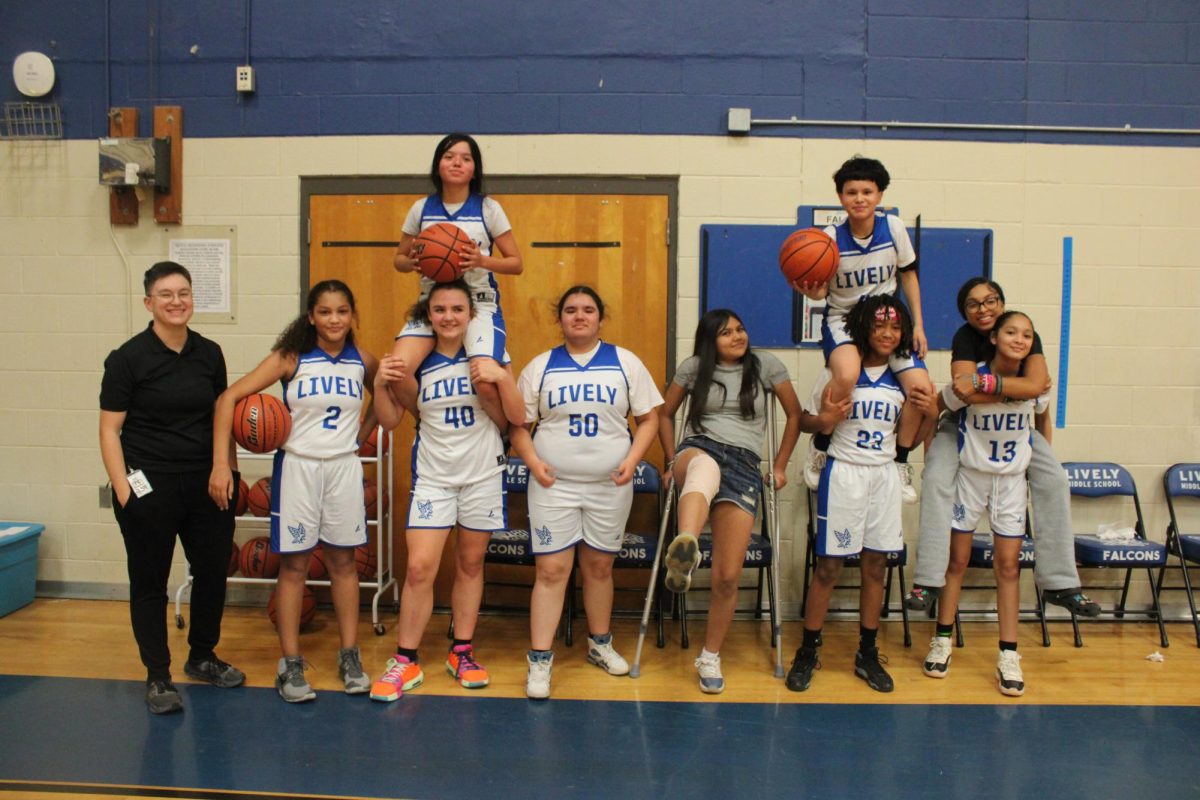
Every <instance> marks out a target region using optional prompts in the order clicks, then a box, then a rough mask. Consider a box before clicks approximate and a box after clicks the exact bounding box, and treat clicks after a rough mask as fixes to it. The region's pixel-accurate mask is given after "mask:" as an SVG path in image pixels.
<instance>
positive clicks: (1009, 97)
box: [0, 0, 1200, 143]
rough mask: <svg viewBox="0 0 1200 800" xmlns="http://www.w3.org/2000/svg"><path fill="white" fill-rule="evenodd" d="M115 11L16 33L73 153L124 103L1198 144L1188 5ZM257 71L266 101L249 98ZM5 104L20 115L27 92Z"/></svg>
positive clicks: (345, 120) (1196, 28)
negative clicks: (1051, 128) (41, 68)
mask: <svg viewBox="0 0 1200 800" xmlns="http://www.w3.org/2000/svg"><path fill="white" fill-rule="evenodd" d="M110 5H111V11H110V13H109V14H108V19H107V20H106V19H105V9H104V6H103V5H102V4H100V3H82V4H81V3H77V2H71V0H46V2H43V3H39V4H38V5H37V6H36V9H35V7H34V6H24V7H21V8H13V9H9V10H7V11H6V12H5V19H4V23H5V24H4V25H3V26H0V55H3V56H4V57H5V58H6V59H11V58H12V57H13V56H15V55H16V54H17V53H18V52H21V51H22V50H26V49H37V50H41V51H44V52H46V53H48V54H49V55H50V56H51V57H52V58H53V59H54V61H55V63H56V67H57V70H58V73H59V85H58V88H57V89H56V90H55V93H54V95H53V99H55V100H57V101H58V102H59V103H60V104H61V105H62V106H63V109H64V116H65V119H66V128H67V135H68V136H69V137H73V138H93V137H96V136H100V135H103V134H104V132H105V130H106V123H105V115H104V112H105V108H106V106H108V105H112V106H122V105H134V106H139V107H141V108H142V109H143V110H144V111H148V110H149V109H150V107H152V106H153V105H155V104H182V105H184V106H185V107H186V108H187V111H188V130H187V133H188V135H189V136H203V137H209V136H302V135H331V134H380V133H401V134H403V133H436V132H442V131H445V130H450V129H464V130H471V131H475V132H479V133H535V134H539V133H540V134H557V133H633V134H636V133H645V134H668V133H669V134H720V133H723V132H724V129H725V115H726V112H727V110H728V109H729V108H730V107H733V106H737V107H749V108H751V109H752V111H753V113H754V116H755V118H760V119H763V118H790V117H792V116H793V115H795V116H798V117H800V118H805V119H839V120H843V119H844V120H880V121H890V120H907V121H934V122H982V123H999V124H1009V125H1011V124H1042V125H1087V126H1124V125H1126V124H1129V125H1132V126H1134V127H1170V128H1200V5H1198V4H1196V3H1194V2H1188V1H1187V0H1161V1H1160V0H1154V1H1153V2H1150V1H1149V0H1131V1H1130V2H1116V0H1112V1H1109V2H1084V1H1083V0H1008V1H1003V0H997V1H996V2H972V3H958V2H949V0H946V1H944V2H943V1H942V0H937V1H936V2H918V0H857V2H847V3H838V4H836V6H835V7H836V10H837V14H836V15H831V14H830V4H828V3H821V2H817V1H816V0H799V2H793V3H772V2H766V0H757V2H743V3H736V4H729V3H721V2H717V0H702V1H701V2H687V3H685V2H678V1H676V2H669V3H660V4H655V6H654V7H653V13H649V12H648V11H647V7H646V6H645V5H644V4H640V3H634V2H631V0H616V2H610V3H603V4H589V5H583V4H575V3H547V2H532V3H490V4H474V5H473V6H472V7H471V8H470V10H468V11H462V10H454V11H449V10H447V7H446V6H445V5H444V4H443V3H439V2H432V0H420V1H419V2H404V3H401V2H369V1H368V0H354V1H353V2H344V3H337V4H330V3H326V2H319V1H318V0H303V1H302V2H285V1H284V0H271V1H269V2H265V1H263V0H259V1H258V2H253V3H249V2H235V0H216V1H215V2H206V3H198V4H180V3H166V2H162V0H156V2H151V3H146V2H143V0H113V1H112V2H111V4H110ZM248 8H249V9H250V10H249V16H247V9H248ZM106 24H107V30H108V34H107V38H106ZM247 59H249V61H250V62H251V63H252V64H253V65H254V67H255V70H256V74H257V83H258V90H257V92H256V93H255V94H254V95H252V96H244V97H239V96H238V95H237V93H236V92H235V91H234V80H233V73H234V67H235V66H236V65H237V64H239V63H243V62H244V61H246V60H247ZM5 99H6V100H15V99H18V96H17V94H16V91H15V89H14V88H12V87H11V86H9V87H8V88H7V89H6V90H5ZM808 130H809V129H802V128H794V127H793V128H778V129H769V130H767V131H766V132H767V133H769V134H773V135H783V136H791V135H800V134H802V133H807V132H808ZM822 135H831V134H830V132H829V131H825V132H823V133H822ZM832 135H835V136H847V137H856V136H861V135H862V131H861V129H857V130H856V129H846V130H839V129H835V132H834V133H832ZM870 135H872V136H878V135H885V136H888V137H893V138H906V137H909V138H911V137H920V138H942V137H944V136H946V134H942V133H939V132H937V131H921V132H904V133H901V132H896V131H895V130H894V129H893V130H892V131H890V132H889V133H887V134H878V133H872V134H870ZM953 136H954V138H964V134H962V133H956V134H953ZM967 136H968V138H977V139H994V138H997V137H998V136H999V137H1002V138H1007V139H1014V140H1015V139H1023V138H1025V136H1024V135H1022V134H1002V135H1000V134H987V133H974V134H969V135H967ZM1055 136H1056V137H1057V138H1056V139H1052V141H1082V140H1084V139H1082V138H1081V136H1080V135H1078V134H1075V135H1072V136H1070V137H1064V136H1063V135H1059V134H1056V135H1055ZM1034 138H1039V139H1045V138H1046V137H1045V136H1044V135H1038V136H1037V137H1034ZM1155 140H1157V137H1154V138H1153V139H1143V140H1138V141H1142V142H1151V141H1155ZM1123 141H1126V142H1127V143H1128V142H1130V141H1133V139H1132V138H1131V137H1126V138H1125V139H1123ZM1157 141H1159V142H1160V143H1161V140H1157ZM1169 141H1171V140H1168V142H1169ZM1184 141H1187V139H1186V138H1177V139H1176V140H1175V143H1181V142H1184Z"/></svg>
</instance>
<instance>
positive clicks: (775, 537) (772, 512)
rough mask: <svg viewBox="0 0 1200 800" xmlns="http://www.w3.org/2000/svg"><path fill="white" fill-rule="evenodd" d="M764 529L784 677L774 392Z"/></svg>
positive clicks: (778, 667)
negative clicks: (766, 530) (768, 545)
mask: <svg viewBox="0 0 1200 800" xmlns="http://www.w3.org/2000/svg"><path fill="white" fill-rule="evenodd" d="M766 405H767V476H766V480H765V481H763V490H764V491H765V492H766V495H767V510H766V513H767V527H768V528H769V529H770V536H771V635H772V637H773V638H774V641H775V677H776V678H782V677H783V625H782V624H781V623H780V621H779V602H778V600H779V598H778V593H779V589H780V586H779V560H780V553H779V545H780V536H779V507H778V504H777V503H776V500H775V473H774V466H775V447H776V445H775V393H774V392H767V396H766Z"/></svg>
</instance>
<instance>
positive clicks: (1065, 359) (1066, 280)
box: [1054, 236, 1075, 429]
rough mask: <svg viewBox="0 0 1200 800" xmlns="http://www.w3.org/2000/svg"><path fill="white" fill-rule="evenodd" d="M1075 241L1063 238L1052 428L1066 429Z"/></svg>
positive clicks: (1066, 237) (1070, 238)
mask: <svg viewBox="0 0 1200 800" xmlns="http://www.w3.org/2000/svg"><path fill="white" fill-rule="evenodd" d="M1074 245H1075V241H1074V239H1073V238H1072V237H1070V236H1064V237H1063V264H1062V318H1061V321H1060V322H1059V331H1058V341H1059V346H1058V409H1057V411H1056V413H1055V417H1054V427H1056V428H1059V429H1062V428H1065V427H1067V377H1068V372H1069V368H1070V362H1071V261H1072V250H1073V249H1074Z"/></svg>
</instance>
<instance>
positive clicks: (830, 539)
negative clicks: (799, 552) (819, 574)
mask: <svg viewBox="0 0 1200 800" xmlns="http://www.w3.org/2000/svg"><path fill="white" fill-rule="evenodd" d="M903 548H904V531H903V528H902V526H901V524H900V477H899V475H898V474H897V473H896V468H895V466H893V465H892V463H891V462H890V461H889V462H888V463H886V464H872V465H869V466H867V465H863V464H850V463H847V462H845V461H839V460H837V459H836V458H833V457H832V456H830V457H829V458H827V459H826V460H825V468H824V469H823V470H821V483H820V485H819V486H818V488H817V555H818V556H822V557H825V558H845V557H846V556H852V555H855V554H856V553H861V552H862V551H863V550H870V551H873V552H877V553H894V552H899V551H900V550H902V549H903Z"/></svg>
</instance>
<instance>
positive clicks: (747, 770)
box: [0, 599, 1200, 798]
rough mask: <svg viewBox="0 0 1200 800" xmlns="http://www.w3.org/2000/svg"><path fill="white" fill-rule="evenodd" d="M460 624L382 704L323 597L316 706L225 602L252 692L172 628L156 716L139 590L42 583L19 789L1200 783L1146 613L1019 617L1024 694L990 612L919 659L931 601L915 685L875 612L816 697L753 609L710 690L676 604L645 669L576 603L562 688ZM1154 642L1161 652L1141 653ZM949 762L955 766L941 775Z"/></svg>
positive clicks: (1183, 644) (882, 790) (493, 637)
mask: <svg viewBox="0 0 1200 800" xmlns="http://www.w3.org/2000/svg"><path fill="white" fill-rule="evenodd" d="M185 611H186V609H185ZM362 620H363V621H362V623H361V624H360V629H359V642H360V646H361V647H362V652H363V661H364V666H365V667H366V668H367V670H368V672H369V673H371V674H373V675H377V674H378V673H379V672H380V671H381V669H382V666H383V664H384V662H385V661H386V659H387V657H388V655H389V654H390V653H391V651H392V648H393V647H394V644H395V641H394V636H395V625H394V618H392V617H391V616H390V615H384V617H383V621H384V622H385V623H386V624H387V627H388V629H387V632H386V633H385V635H384V636H382V637H376V636H375V635H374V634H373V633H372V631H371V627H370V624H369V617H368V615H367V614H365V613H364V615H363V617H362ZM446 623H447V618H446V617H445V616H441V615H435V616H434V618H433V621H432V622H431V624H430V626H429V630H428V632H427V633H426V636H425V640H424V642H423V646H422V650H421V653H422V660H423V662H424V665H425V670H426V679H425V683H424V685H423V686H421V687H420V688H419V689H418V690H416V691H414V692H411V693H408V694H406V695H405V697H404V698H402V699H401V700H400V701H399V702H397V703H393V704H390V705H389V704H380V703H372V702H371V701H369V700H367V699H366V698H363V697H355V698H350V697H346V696H345V695H343V694H341V692H340V691H339V689H340V684H339V681H338V678H337V670H336V666H335V654H336V649H337V636H336V630H335V627H334V621H333V618H332V611H330V610H327V609H323V610H321V611H319V612H318V616H317V619H316V621H315V622H314V624H313V626H312V627H311V628H310V629H309V630H308V631H307V632H306V633H305V634H304V635H303V637H302V643H303V646H304V648H305V650H306V652H305V655H306V657H307V658H308V659H309V660H310V662H312V667H313V668H312V670H311V671H310V672H309V673H308V677H309V680H310V682H311V683H312V684H313V686H314V687H315V688H316V689H318V691H319V692H320V695H319V698H318V700H317V701H315V702H313V703H309V704H304V705H302V706H289V705H286V704H284V703H283V702H282V701H280V700H279V699H278V697H277V696H276V695H275V692H274V689H273V684H272V681H273V678H274V668H275V663H276V660H277V659H278V651H277V642H276V639H275V637H274V632H273V630H272V628H271V626H270V623H269V622H268V621H267V620H266V618H265V614H264V612H263V611H262V609H260V608H237V607H235V608H230V609H228V611H227V613H226V617H225V626H224V629H223V638H222V643H221V645H220V647H219V649H218V652H219V654H220V655H221V656H222V657H223V658H225V659H226V660H228V661H230V662H231V663H234V664H236V665H237V666H238V667H240V668H241V669H243V670H244V671H245V672H246V673H247V676H248V681H247V683H248V687H249V688H246V689H235V690H217V689H214V688H212V687H208V686H196V685H188V683H187V680H186V678H184V677H183V676H182V670H181V666H182V662H183V660H184V658H186V653H187V645H186V631H179V630H176V629H175V628H174V626H173V625H172V626H171V629H170V630H171V642H172V652H173V655H174V658H175V669H176V677H177V683H178V685H179V686H180V688H181V690H182V691H183V693H184V701H185V704H186V710H185V712H184V713H183V714H178V715H172V716H171V717H152V716H151V715H149V714H148V713H146V711H145V707H144V704H143V702H142V699H141V690H142V681H143V679H144V672H143V670H142V667H141V664H140V663H139V661H138V657H137V651H136V648H135V646H134V643H133V639H132V634H131V633H130V630H129V622H128V607H127V605H126V604H125V603H123V602H100V601H79V600H52V599H39V600H37V601H35V602H34V603H33V604H32V605H31V606H28V607H26V608H24V609H21V610H19V611H17V612H15V613H13V614H11V615H9V616H7V617H5V618H3V619H0V730H3V731H4V736H3V738H4V740H5V741H4V743H3V745H0V798H16V797H21V798H36V797H46V798H50V797H55V798H60V797H67V796H70V797H75V798H78V797H81V796H84V797H87V796H92V797H105V798H111V797H114V796H116V797H122V796H129V797H147V796H150V797H231V796H236V797H246V796H256V795H257V796H268V795H270V794H275V793H278V794H281V795H282V796H314V797H315V796H322V797H330V796H337V797H447V796H452V795H458V794H461V793H462V792H463V790H464V789H465V790H469V791H470V792H471V793H472V794H477V795H480V796H487V797H491V796H509V795H511V794H516V793H524V792H528V793H534V792H536V793H538V794H541V795H544V796H549V797H555V796H578V797H590V796H604V797H612V796H622V795H623V796H627V797H643V796H644V797H657V796H666V795H675V794H678V793H684V792H685V791H691V792H693V793H698V794H699V796H715V797H725V796H730V795H732V796H735V797H737V796H747V795H749V794H754V795H760V794H765V793H767V791H768V789H770V790H772V791H780V792H786V793H787V794H788V795H789V796H812V797H836V796H842V795H844V794H847V793H850V792H854V793H861V792H862V791H864V790H866V791H869V793H870V794H873V795H882V796H883V797H885V798H886V797H914V796H923V795H926V794H928V795H931V796H932V795H936V796H939V797H946V796H951V797H953V796H957V795H959V794H960V792H965V791H967V790H968V788H969V791H970V793H971V794H972V795H973V796H977V797H993V796H994V797H1008V796H1017V794H1019V793H1023V792H1026V791H1028V790H1030V789H1036V790H1037V791H1039V792H1041V793H1046V794H1057V795H1059V796H1062V797H1071V796H1086V797H1091V798H1100V797H1109V796H1116V794H1122V793H1124V791H1123V790H1122V791H1117V790H1118V788H1120V787H1123V786H1125V785H1126V784H1128V786H1129V790H1130V791H1138V792H1139V793H1140V794H1145V795H1146V796H1155V797H1156V798H1170V797H1193V798H1194V797H1197V796H1200V778H1197V777H1195V769H1194V767H1195V752H1196V751H1195V742H1196V741H1200V708H1198V703H1200V649H1198V648H1196V647H1195V644H1194V639H1193V636H1192V631H1191V628H1190V626H1183V625H1177V624H1173V625H1170V626H1169V627H1168V633H1169V634H1170V635H1171V637H1172V640H1173V646H1171V647H1170V648H1161V647H1160V646H1159V643H1158V635H1157V629H1156V628H1155V627H1154V626H1153V625H1147V624H1119V623H1099V624H1089V625H1087V626H1086V627H1085V628H1084V630H1083V635H1084V647H1083V648H1081V649H1076V648H1075V647H1073V646H1072V645H1071V636H1070V625H1069V623H1067V622H1055V623H1052V624H1051V637H1052V646H1051V647H1049V648H1043V647H1042V646H1041V644H1040V635H1039V629H1038V627H1037V626H1036V625H1028V624H1026V625H1022V626H1021V642H1020V646H1021V653H1022V655H1023V657H1024V658H1023V662H1022V666H1023V668H1024V671H1025V679H1026V683H1027V690H1026V693H1025V695H1024V697H1021V698H1008V697H1004V696H1002V695H1000V694H999V692H998V691H997V689H996V684H995V680H994V678H993V671H994V665H995V655H996V651H995V646H996V645H995V638H996V629H995V625H994V623H988V622H980V623H968V624H967V625H966V626H965V635H966V640H967V641H966V646H965V647H964V648H961V649H956V650H955V654H954V661H953V665H952V668H951V675H950V676H949V677H948V678H947V679H946V680H940V681H939V680H932V679H929V678H927V677H925V676H924V675H923V674H922V673H921V661H922V659H923V657H924V654H925V651H926V648H927V644H928V640H929V636H930V635H931V633H932V623H930V622H929V621H927V620H925V619H924V618H923V617H922V618H921V619H920V621H914V622H913V624H912V627H913V646H912V648H910V649H905V648H904V647H903V644H902V633H901V625H900V620H899V619H898V618H896V619H893V620H892V621H890V622H885V624H884V630H883V632H882V633H881V638H882V645H881V650H882V651H883V652H884V653H885V654H886V655H887V656H888V658H889V659H890V663H889V665H888V669H889V671H890V672H891V674H892V676H893V677H894V678H895V681H896V691H895V692H894V693H892V694H889V695H883V694H879V693H877V692H873V691H871V690H870V689H869V688H868V687H867V686H866V685H865V684H864V683H863V682H862V681H861V680H859V679H857V678H855V677H854V675H853V668H852V666H853V655H854V649H855V644H856V637H857V625H856V623H854V622H833V623H830V624H829V625H828V626H827V627H826V630H825V645H824V647H823V649H822V661H823V669H822V670H821V671H820V672H818V673H817V674H816V677H815V679H814V681H813V685H812V687H811V688H810V689H809V691H807V692H805V693H801V694H797V693H793V692H789V691H787V689H786V688H785V687H784V685H783V682H782V681H780V680H778V679H776V678H774V677H773V675H772V667H773V656H772V655H771V651H770V649H769V645H770V632H769V626H768V625H767V623H765V622H762V623H760V622H756V621H753V620H739V621H737V622H735V623H734V626H733V631H732V633H731V635H730V637H729V640H728V642H727V643H726V646H725V648H724V649H723V651H722V663H723V667H724V671H725V678H726V684H727V689H726V691H725V693H724V694H722V695H719V696H708V695H703V694H701V693H700V692H699V690H698V688H697V685H696V678H695V670H694V668H693V666H692V660H693V659H694V658H695V656H696V654H697V653H698V651H699V648H700V645H701V643H702V641H703V615H702V614H701V615H696V616H694V617H693V620H692V629H691V633H692V646H691V648H690V649H689V650H686V651H684V650H682V649H681V648H680V646H679V641H680V637H679V629H678V623H672V622H670V621H668V628H667V646H666V648H665V649H662V650H660V649H658V648H657V647H655V646H654V638H653V631H651V634H650V635H649V636H648V637H647V643H646V647H645V650H644V652H643V658H642V675H641V677H640V678H638V679H636V680H634V679H630V678H614V677H611V676H608V675H606V674H604V673H603V672H601V671H600V670H598V669H597V668H595V667H594V666H591V665H589V664H587V663H586V661H585V659H584V656H585V649H584V637H585V635H586V631H585V630H584V623H583V622H582V620H578V621H577V622H576V630H575V634H576V637H577V638H576V641H575V645H574V646H573V647H566V646H565V645H564V644H563V643H562V641H561V640H560V641H559V642H558V644H557V648H556V661H555V667H554V683H553V699H552V700H551V701H550V702H548V703H533V702H530V701H527V700H526V699H525V698H524V679H525V663H524V654H525V649H526V647H527V629H526V624H527V622H526V620H525V619H524V618H522V617H514V616H503V617H501V616H486V617H484V618H483V619H482V620H481V624H480V628H479V632H478V634H477V635H476V637H475V645H476V653H477V655H478V657H479V658H480V659H481V661H482V662H483V663H484V664H485V665H486V666H487V667H488V669H489V671H490V673H491V676H492V683H491V685H490V686H489V687H487V688H486V689H483V690H476V691H468V690H464V689H462V688H460V687H459V686H458V685H457V684H455V683H454V682H453V681H452V680H451V679H450V676H449V675H448V674H447V673H446V672H445V669H444V668H443V667H442V656H443V654H444V649H445V647H446V644H447V640H446V639H445V634H446ZM614 633H615V636H616V644H617V646H618V648H619V649H620V651H621V652H622V653H623V654H625V655H626V657H627V658H629V659H630V660H631V661H632V658H633V651H634V648H635V643H636V638H637V623H636V620H628V619H624V620H618V621H616V623H615V624H614ZM799 634H800V626H799V623H788V624H787V625H786V626H785V628H784V648H785V666H786V664H787V662H789V661H790V656H791V653H792V651H793V649H794V647H795V646H796V644H797V643H798V641H799ZM1155 651H1160V652H1161V653H1162V654H1163V656H1164V661H1162V662H1152V661H1148V660H1146V656H1147V655H1149V654H1151V653H1153V652H1155ZM79 679H83V680H79ZM805 707H807V708H805ZM872 759H882V760H883V761H885V762H886V764H884V765H881V767H882V771H880V770H867V772H864V771H863V767H864V764H863V762H864V761H865V762H870V761H871V760H872ZM1081 759H1082V761H1081ZM1070 765H1076V766H1078V767H1081V768H1080V769H1075V768H1072V767H1071V766H1070ZM1082 767H1086V769H1084V768H1082ZM875 772H879V774H878V775H877V774H875ZM881 776H882V777H881ZM884 778H887V779H886V780H885V779H884ZM901 779H903V780H901ZM746 781H750V783H747V782H746ZM906 781H907V783H906ZM938 781H949V783H946V784H945V785H943V786H942V787H941V789H939V788H938Z"/></svg>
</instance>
